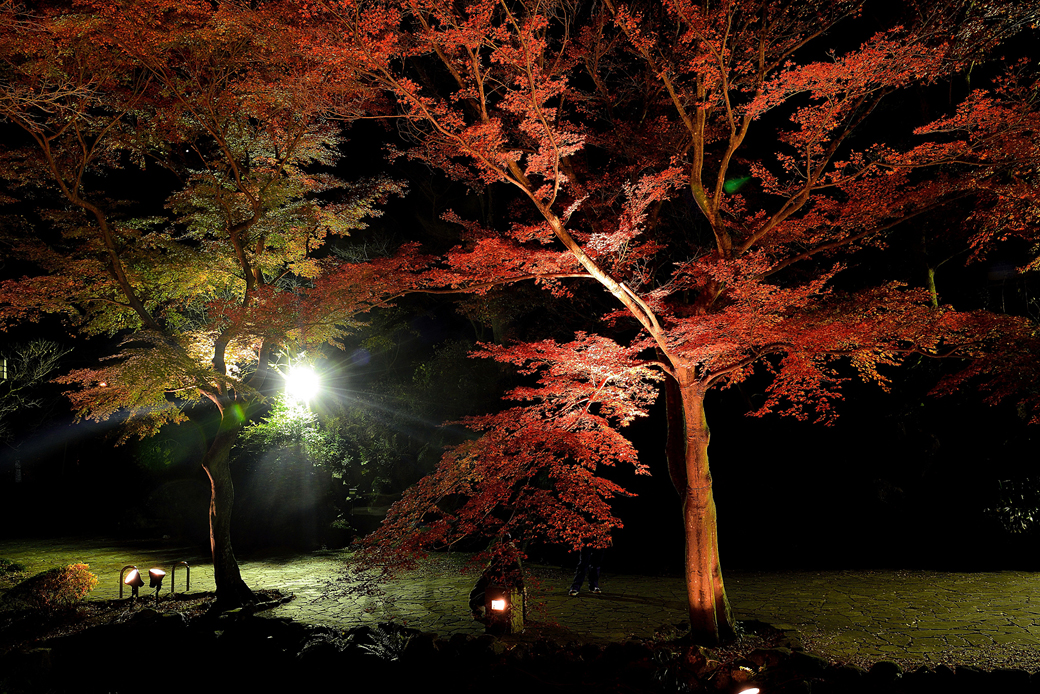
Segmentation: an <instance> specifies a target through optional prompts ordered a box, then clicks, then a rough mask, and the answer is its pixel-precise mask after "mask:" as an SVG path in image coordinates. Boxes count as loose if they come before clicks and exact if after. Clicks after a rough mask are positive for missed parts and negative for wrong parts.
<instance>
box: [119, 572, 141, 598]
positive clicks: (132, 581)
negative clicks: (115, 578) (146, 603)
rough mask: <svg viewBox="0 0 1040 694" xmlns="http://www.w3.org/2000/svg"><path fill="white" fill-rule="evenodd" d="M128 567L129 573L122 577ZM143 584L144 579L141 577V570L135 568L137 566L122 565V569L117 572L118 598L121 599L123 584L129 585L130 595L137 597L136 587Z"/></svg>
mask: <svg viewBox="0 0 1040 694" xmlns="http://www.w3.org/2000/svg"><path fill="white" fill-rule="evenodd" d="M127 569H130V570H131V571H130V573H128V574H126V578H123V574H124V573H126V570H127ZM143 585H144V579H143V578H141V572H140V571H138V570H137V567H136V566H134V565H133V564H130V565H128V566H124V567H123V569H122V571H120V572H119V599H120V600H122V599H123V586H130V588H132V589H133V590H132V592H131V593H130V597H132V598H136V597H137V589H138V588H140V587H141V586H143Z"/></svg>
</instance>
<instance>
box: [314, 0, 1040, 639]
mask: <svg viewBox="0 0 1040 694" xmlns="http://www.w3.org/2000/svg"><path fill="white" fill-rule="evenodd" d="M302 5H303V7H304V12H305V14H306V16H307V17H308V18H309V19H311V20H312V22H313V25H314V26H315V27H319V29H317V30H316V33H315V34H314V35H311V37H310V39H309V40H310V42H311V43H310V45H311V50H312V51H313V52H314V54H315V55H316V56H319V57H320V59H321V60H322V61H323V62H324V64H325V65H327V66H328V68H329V74H330V80H331V81H335V79H336V78H337V76H339V77H342V78H344V79H350V80H362V81H365V82H366V83H367V84H370V85H371V86H372V88H373V89H377V90H380V91H382V93H383V94H384V95H385V99H386V106H385V108H386V109H387V111H388V112H389V113H390V114H392V115H393V116H394V117H395V118H396V119H397V121H396V122H397V124H398V126H397V127H398V130H399V131H400V132H402V133H403V134H404V135H405V138H406V143H405V144H403V145H401V147H402V150H403V152H402V153H403V154H404V155H406V156H409V157H413V158H416V159H419V160H422V161H424V162H427V163H428V164H431V165H433V166H436V167H438V168H439V169H441V170H442V171H444V172H446V173H448V174H449V175H451V176H453V177H455V178H457V179H460V180H463V181H466V182H468V183H469V184H470V185H472V186H474V187H475V188H481V187H486V186H500V187H501V188H503V189H504V190H509V191H512V195H513V204H512V206H511V208H510V224H509V225H508V226H503V227H494V228H488V227H484V226H482V225H480V224H478V223H475V222H472V221H468V220H463V219H461V218H459V217H454V216H453V217H449V219H451V221H455V222H457V223H459V224H460V225H461V227H462V228H463V233H464V236H465V242H464V243H463V244H462V245H460V246H459V247H458V248H457V249H456V250H455V251H453V252H452V253H450V254H449V255H448V256H446V257H445V259H444V261H443V264H442V266H441V267H440V270H439V275H437V276H435V277H434V278H433V280H434V281H435V282H437V283H439V285H440V286H444V287H450V288H453V289H456V290H460V291H463V290H473V291H480V290H483V289H484V288H486V287H490V286H495V285H498V284H501V283H506V282H512V281H516V280H518V279H522V278H531V279H534V280H536V281H539V282H541V283H542V284H543V285H544V286H545V287H546V288H547V289H548V290H550V291H553V292H555V293H556V294H558V295H559V296H561V297H564V298H566V297H567V296H572V295H573V294H574V293H576V292H580V291H587V290H588V288H589V287H592V286H595V287H597V289H598V290H599V291H602V290H605V291H606V292H607V293H608V294H609V295H610V296H611V297H613V300H614V301H615V302H616V310H614V311H612V312H608V313H607V314H606V315H604V316H603V322H602V326H603V330H602V331H601V333H602V334H600V335H578V336H576V337H575V339H574V340H573V341H572V342H570V343H555V342H549V343H544V342H543V343H538V344H518V345H515V346H512V347H509V348H502V349H495V350H492V351H491V353H490V355H491V356H492V357H494V358H498V359H502V360H505V361H509V362H513V363H516V364H521V365H524V368H526V369H529V370H530V372H531V373H537V374H538V375H539V379H540V380H539V381H538V386H537V387H533V388H527V389H522V390H519V391H515V392H514V393H513V394H512V396H513V397H515V398H517V399H520V400H524V401H527V402H528V403H530V405H529V406H523V407H519V408H517V409H513V410H510V411H508V412H506V413H504V414H503V415H500V416H497V417H489V418H482V419H478V420H475V421H473V422H472V423H473V424H474V426H475V427H476V428H477V429H478V430H480V431H483V432H485V433H484V435H483V437H482V438H481V439H479V440H478V441H475V442H473V443H470V444H466V445H463V446H461V447H459V448H457V449H455V450H454V451H451V452H450V453H449V454H448V456H446V458H445V461H444V463H443V465H442V467H441V468H440V469H439V470H438V472H437V473H435V474H434V475H433V476H432V477H431V478H429V479H428V480H426V481H425V482H424V483H423V484H422V485H420V487H419V488H418V489H417V490H416V491H415V492H414V493H413V494H412V495H410V496H409V497H408V498H406V499H405V500H404V501H402V502H401V503H400V504H399V505H398V506H397V507H395V508H394V509H392V511H391V514H390V516H389V518H388V520H387V523H386V524H385V525H384V528H383V529H382V530H381V531H379V532H378V533H377V535H376V536H375V537H374V538H373V539H372V541H371V542H370V543H369V544H368V551H369V552H371V553H372V554H373V555H375V560H376V561H383V560H385V561H391V560H392V557H391V556H389V555H391V554H393V553H394V552H395V551H396V550H397V549H398V548H405V549H407V550H408V551H413V550H420V549H422V548H429V547H436V546H438V545H443V544H446V543H451V542H454V541H457V539H458V538H460V537H462V536H465V535H466V534H468V533H473V532H476V533H480V532H483V533H487V534H491V535H498V536H502V535H504V534H505V533H512V532H517V533H518V534H523V532H525V531H526V530H530V529H532V528H533V529H536V530H541V531H542V532H545V533H547V534H548V535H549V536H550V537H551V538H553V539H556V540H560V541H564V542H568V543H570V544H571V545H573V546H579V545H580V544H582V543H583V542H586V541H591V542H594V543H595V542H602V541H603V540H602V538H603V532H602V527H603V523H606V524H607V526H609V525H610V524H612V523H617V521H616V519H612V517H611V516H610V513H609V508H608V507H607V506H606V505H605V503H603V502H604V501H605V499H606V498H608V497H609V496H610V495H611V494H613V493H616V492H617V491H618V490H616V489H611V488H608V487H606V486H604V485H602V483H599V482H597V480H599V479H600V478H598V477H597V476H596V475H595V468H596V466H597V465H601V464H605V463H608V462H612V461H625V462H629V463H632V464H636V465H638V463H636V461H635V456H634V452H633V451H632V448H631V446H630V444H628V443H627V442H626V441H625V440H624V439H623V438H621V437H620V436H617V435H616V432H615V427H616V426H617V425H618V424H623V423H624V422H625V421H626V420H627V419H628V418H630V417H632V416H638V415H641V414H643V412H644V411H645V405H646V402H647V400H648V399H649V398H650V397H651V394H650V391H648V388H649V387H650V386H652V381H653V379H654V378H661V379H662V380H663V388H664V391H665V395H666V402H667V412H668V424H669V430H668V440H667V441H666V442H665V448H666V451H667V454H668V472H669V474H670V476H671V480H672V482H673V483H674V486H675V488H676V490H677V491H678V493H679V496H680V498H681V501H682V523H683V525H684V528H685V536H686V550H685V565H686V585H687V588H688V595H689V611H690V619H691V626H692V635H693V637H694V638H696V639H697V640H698V641H700V642H705V643H712V642H716V641H718V640H719V639H720V638H725V637H727V636H728V635H730V634H731V633H732V627H733V618H732V615H731V611H730V607H729V604H728V601H727V598H726V593H725V588H724V584H723V579H722V572H721V568H720V566H719V560H718V556H719V555H718V543H717V535H716V513H715V502H714V498H713V493H712V477H711V472H710V469H709V465H708V442H709V437H710V434H709V429H708V424H707V419H706V414H705V408H704V402H705V395H706V394H707V393H708V392H709V391H710V390H711V389H715V388H725V387H728V386H733V385H735V384H739V383H741V382H742V381H745V380H746V379H748V378H749V377H750V376H751V375H752V374H753V373H760V374H770V375H771V376H772V381H771V384H770V385H769V387H768V391H767V399H766V401H765V404H764V405H763V406H762V407H761V409H760V410H759V412H758V414H763V413H767V412H780V413H785V414H791V415H794V416H796V417H806V416H816V417H817V418H819V419H822V420H828V419H829V418H831V417H832V416H833V415H834V403H835V401H836V400H838V399H840V397H841V395H840V386H841V385H842V383H843V382H846V381H847V380H848V379H849V378H850V377H854V376H855V375H858V376H859V377H861V378H862V379H865V380H867V381H873V382H876V383H878V384H880V385H881V386H882V387H886V385H887V382H888V381H887V377H886V375H885V374H884V373H883V370H884V369H885V368H886V367H891V366H895V365H898V364H899V363H900V362H901V361H902V360H903V358H904V357H905V356H906V355H908V354H924V355H929V356H935V357H952V356H957V357H972V356H976V355H978V354H981V353H982V352H981V349H982V347H983V345H984V344H985V343H986V341H987V340H988V339H992V338H994V337H997V336H999V335H1001V334H1006V333H1005V332H1004V331H1007V330H1015V329H1020V326H1021V323H1019V322H1016V321H1014V320H1011V319H1005V318H1000V317H996V316H991V315H986V314H983V313H962V312H957V311H955V310H954V309H953V308H952V307H950V306H947V305H943V304H941V302H939V301H938V297H937V296H936V295H935V294H934V293H933V291H934V289H935V287H934V283H933V284H932V285H931V286H930V287H924V288H921V287H911V286H907V285H906V284H903V283H901V282H899V281H895V279H892V278H886V277H884V276H883V275H884V272H883V268H876V269H875V271H872V272H867V271H865V270H864V268H860V267H856V265H857V263H858V260H857V258H858V257H859V256H858V255H857V254H858V253H860V252H861V251H870V250H878V249H881V250H885V249H886V248H888V247H889V245H890V244H893V243H895V242H894V241H893V239H898V238H899V236H898V235H899V234H900V232H902V231H903V230H906V229H908V228H912V227H913V226H914V224H915V223H916V221H917V220H921V219H924V218H925V217H926V216H928V215H930V214H933V213H935V212H937V211H939V210H953V211H955V212H957V213H958V216H959V217H960V220H959V221H961V222H963V225H964V228H965V229H966V236H965V238H974V239H975V240H976V242H977V243H981V242H983V240H984V239H986V238H993V237H994V235H995V234H996V235H999V234H1002V233H1004V232H1003V231H1002V230H1003V229H1005V228H1006V226H1005V222H1004V220H1005V219H1006V218H1010V219H1013V220H1016V224H1018V225H1020V226H1021V228H1022V230H1023V231H1024V232H1026V233H1035V222H1036V215H1035V210H1036V185H1035V184H1036V166H1037V143H1036V132H1037V130H1036V127H1035V125H1036V110H1035V99H1033V98H1032V97H1030V94H1035V88H1036V86H1035V85H1036V83H1035V81H1031V80H1030V78H1028V77H1027V76H1024V75H1023V76H1020V78H1019V82H1018V85H1019V86H1018V87H1016V88H1008V89H1003V90H1002V89H1000V88H997V89H992V88H988V87H987V88H986V89H981V90H979V91H975V92H972V93H970V94H968V95H966V96H963V98H961V100H960V102H959V103H955V104H953V106H952V108H951V110H950V113H953V114H955V115H946V116H945V117H942V118H939V119H937V120H933V121H932V122H930V123H929V122H928V120H926V119H921V118H917V117H916V115H915V114H913V113H908V112H906V111H901V110H894V111H893V110H889V111H887V112H886V109H887V108H892V107H891V106H890V104H894V105H895V107H896V108H905V103H906V97H907V95H908V94H913V90H915V89H929V88H938V87H937V86H936V85H948V87H949V88H948V91H949V93H950V95H951V97H956V96H957V94H959V93H960V92H961V91H962V90H960V89H959V88H958V89H956V90H954V88H953V86H952V85H953V83H955V82H957V80H959V79H960V77H959V76H960V75H963V74H964V73H965V71H966V70H968V69H969V68H970V67H972V66H973V65H976V64H978V63H980V61H983V60H985V58H986V57H987V56H988V55H989V54H990V53H991V51H992V50H993V49H994V48H995V47H996V46H998V45H1000V43H1001V42H1002V41H1004V40H1005V39H1007V38H1008V37H1009V36H1012V35H1014V34H1015V33H1016V32H1018V31H1020V30H1022V29H1024V28H1028V26H1029V23H1030V22H1031V21H1035V18H1036V17H1035V15H1036V11H1035V9H1033V8H1030V7H1027V6H1025V5H1022V4H1019V3H1011V2H952V3H921V4H917V3H906V4H904V5H902V6H901V9H900V8H894V7H893V6H892V5H888V6H886V9H885V10H884V12H885V15H884V20H883V22H880V21H878V20H877V19H876V15H873V16H871V18H870V19H869V20H868V19H867V18H866V17H863V16H861V15H860V12H861V9H862V7H863V3H861V2H856V1H854V0H814V1H813V2H777V1H773V0H732V1H727V2H714V1H712V2H686V1H684V0H665V1H664V2H638V1H637V2H631V3H625V2H620V1H619V0H605V1H604V2H601V3H581V2H566V1H559V2H551V1H549V2H538V1H535V0H530V1H519V2H508V1H502V2H442V1H440V0H400V1H397V0H327V1H324V2H303V3H302ZM867 7H868V9H870V7H871V5H870V4H868V5H867ZM900 12H902V14H899V13H900ZM836 28H840V29H841V31H840V32H836V31H835V29H836ZM322 30H324V31H325V33H324V34H322V33H321V31H322ZM1009 79H1010V78H1009ZM1008 84H1010V82H1009V83H1008ZM955 92H956V94H955ZM892 248H898V245H894V246H892ZM875 257H876V256H875ZM880 257H884V256H883V255H882V256H880ZM850 268H851V269H850ZM853 270H854V271H853ZM931 270H932V271H934V267H933V268H931ZM577 278H583V279H582V280H579V279H577ZM932 279H933V281H934V273H933V275H932ZM930 290H933V291H930ZM633 328H635V329H636V331H633V330H632V329H633ZM608 334H614V335H618V336H622V337H618V338H617V340H614V339H610V338H608V337H607V335H608ZM633 335H634V336H633ZM648 379H649V380H648ZM778 445H780V444H779V443H778ZM597 484H600V486H597ZM554 485H555V486H556V490H557V493H556V494H550V493H548V491H547V490H548V489H550V488H551V487H553V486H554ZM590 521H591V522H590ZM497 546H500V547H501V546H504V543H500V544H499V545H497Z"/></svg>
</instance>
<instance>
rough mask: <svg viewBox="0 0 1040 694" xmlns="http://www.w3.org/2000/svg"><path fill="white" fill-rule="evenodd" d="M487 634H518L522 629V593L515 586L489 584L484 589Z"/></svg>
mask: <svg viewBox="0 0 1040 694" xmlns="http://www.w3.org/2000/svg"><path fill="white" fill-rule="evenodd" d="M484 609H485V614H486V615H487V622H486V623H485V627H484V631H485V632H486V633H488V634H495V635H503V634H519V633H520V632H522V631H523V630H524V594H523V591H522V590H519V589H517V588H508V587H506V586H500V585H491V586H488V587H487V589H486V590H485V591H484Z"/></svg>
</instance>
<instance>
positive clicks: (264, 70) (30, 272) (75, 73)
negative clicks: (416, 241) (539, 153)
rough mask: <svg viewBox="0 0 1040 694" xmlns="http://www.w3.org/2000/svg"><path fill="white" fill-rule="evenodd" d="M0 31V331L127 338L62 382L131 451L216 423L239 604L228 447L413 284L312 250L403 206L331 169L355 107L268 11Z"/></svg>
mask: <svg viewBox="0 0 1040 694" xmlns="http://www.w3.org/2000/svg"><path fill="white" fill-rule="evenodd" d="M0 25H2V26H3V29H0V64H2V67H0V72H2V79H0V118H2V119H3V120H4V121H6V123H7V127H8V128H9V131H10V128H11V126H17V128H18V129H20V132H21V136H20V137H21V140H20V142H18V145H20V146H14V147H10V148H6V149H5V150H4V151H3V153H2V154H0V156H2V161H0V171H2V172H3V173H2V177H3V180H4V183H5V184H6V193H7V194H6V196H5V197H4V199H3V200H2V202H3V203H6V204H8V205H10V207H9V210H11V213H10V214H9V215H7V217H6V221H7V225H6V226H7V228H6V230H5V232H4V234H3V236H2V245H3V249H4V251H3V252H4V255H5V256H7V257H8V258H16V259H18V260H19V261H20V262H21V265H19V268H24V272H25V275H24V276H23V277H21V278H17V279H8V280H6V281H4V282H2V283H0V329H2V328H4V327H5V326H8V325H11V324H14V323H20V322H28V321H36V320H39V319H40V318H41V317H42V316H44V315H46V314H57V315H60V316H61V317H63V318H64V320H65V322H66V323H67V324H68V325H69V326H70V327H71V328H72V329H73V330H75V331H77V332H78V333H79V334H81V335H85V336H91V335H116V336H119V337H121V338H122V343H121V346H120V348H119V350H118V352H117V353H116V354H113V355H111V356H110V357H108V358H106V359H104V360H102V362H101V363H100V365H98V366H96V367H94V368H86V369H77V370H75V371H73V372H71V373H68V374H66V375H64V376H63V377H61V378H60V379H59V380H60V382H62V383H64V384H67V385H69V386H71V387H73V390H72V392H71V394H70V398H71V400H72V403H73V405H74V407H75V409H76V410H77V412H78V413H79V415H80V416H82V417H89V418H94V419H106V418H111V417H118V418H120V419H122V420H124V421H123V424H124V427H125V428H124V431H125V435H126V436H130V435H134V434H137V435H141V436H147V435H150V434H152V433H154V432H156V431H158V429H159V427H161V426H163V425H164V424H167V423H170V422H179V421H183V420H184V419H185V418H186V417H188V416H189V415H190V416H192V417H193V418H194V417H196V416H209V415H207V414H206V413H207V412H212V411H213V410H214V409H215V410H216V411H217V412H218V413H219V427H218V428H216V430H215V431H213V432H212V437H211V439H210V441H209V442H208V450H207V451H206V452H205V455H204V457H203V458H202V460H201V465H202V467H203V469H204V470H205V471H206V473H207V474H208V476H209V479H210V481H211V490H212V496H211V502H210V507H209V517H210V531H211V532H210V539H211V545H212V551H213V563H214V571H215V580H216V585H217V594H218V598H219V599H220V600H221V601H222V602H223V603H232V604H233V603H241V602H246V601H250V600H251V599H252V593H251V591H250V589H249V588H248V586H246V584H245V583H244V582H243V580H242V578H241V576H240V573H239V569H238V564H237V561H236V560H235V557H234V553H233V550H232V546H231V540H230V519H231V507H232V503H233V498H234V496H233V495H234V491H233V487H232V482H231V475H230V471H229V467H228V453H229V451H230V449H231V447H232V446H233V444H234V442H235V441H236V439H237V437H238V435H239V432H240V430H241V428H242V426H243V424H244V423H245V422H246V421H248V419H249V418H250V417H251V416H252V415H253V413H254V412H255V411H256V407H255V406H256V404H257V403H258V402H259V401H260V400H261V399H262V398H261V389H262V388H264V386H265V383H268V384H269V383H270V372H271V363H272V361H274V360H275V359H276V358H277V356H278V352H279V351H280V350H282V351H285V352H287V353H289V354H295V353H297V352H298V351H299V350H302V349H306V348H308V347H311V346H317V345H320V344H322V343H324V342H328V341H333V342H334V341H335V340H336V339H337V337H338V336H340V335H342V334H343V333H344V331H346V330H349V329H351V328H353V327H356V325H357V318H356V316H357V315H358V314H359V313H360V312H363V311H365V310H366V309H367V308H369V307H371V306H373V305H375V304H378V303H379V302H380V301H382V300H383V299H385V297H386V296H387V295H388V294H392V293H393V292H394V291H395V289H394V288H393V287H392V285H393V284H394V283H396V282H399V281H402V280H404V281H407V280H406V277H407V276H408V272H407V271H406V268H405V265H406V264H407V261H405V260H403V259H384V260H380V261H374V262H370V263H363V264H353V265H349V264H342V263H337V262H334V261H332V260H327V259H326V260H322V259H319V257H318V256H317V252H318V251H320V249H321V248H322V246H323V245H324V244H325V242H326V241H327V240H328V239H330V238H333V237H335V236H342V235H346V234H348V233H349V232H350V231H351V230H353V229H358V228H361V227H363V226H364V224H365V222H364V219H365V218H366V216H372V215H374V214H377V213H378V211H377V209H376V207H375V206H376V205H377V204H378V203H379V201H381V200H383V199H384V198H386V197H387V196H390V195H394V194H396V193H399V192H400V191H401V186H400V185H399V184H398V183H396V182H393V181H390V180H387V179H365V180H358V181H355V182H351V183H348V182H346V181H344V180H340V179H338V178H336V177H335V176H333V175H332V174H331V173H330V171H331V166H332V165H333V164H334V163H335V162H337V161H338V160H339V159H340V157H341V151H340V149H339V148H340V146H341V145H342V143H343V137H342V134H341V129H340V128H339V127H338V126H337V127H334V126H333V125H331V124H329V123H328V122H327V121H325V120H324V119H323V117H322V113H321V111H320V103H327V100H328V99H329V98H336V97H337V96H338V97H342V99H341V100H340V102H339V104H340V108H341V109H342V108H346V106H345V104H346V103H347V101H349V99H350V98H356V99H357V98H363V97H362V96H359V94H358V93H357V92H353V93H352V95H348V94H347V93H346V92H345V91H341V92H339V93H338V94H332V93H331V92H328V91H323V92H322V93H323V94H324V95H325V97H326V101H323V102H320V103H319V101H318V100H317V99H315V98H311V97H313V94H310V95H309V94H308V89H309V88H311V87H313V85H314V84H315V82H316V81H320V75H318V74H316V73H315V72H314V71H313V69H312V68H313V65H312V64H311V63H309V62H308V60H306V59H305V58H304V57H303V56H302V54H300V53H299V52H293V51H291V50H287V48H286V46H287V45H291V42H287V41H286V37H287V36H288V35H289V34H290V33H291V31H292V27H291V26H290V25H287V24H285V23H283V22H282V21H281V15H280V14H279V13H278V12H277V8H275V7H274V6H273V5H271V6H268V8H267V9H261V10H259V11H252V10H249V8H248V7H245V6H241V7H240V6H238V5H236V4H234V3H221V4H220V6H219V7H217V8H215V9H214V6H213V5H211V4H210V3H208V2H204V3H192V2H166V1H163V0H157V1H154V2H133V3H94V4H93V6H92V5H91V3H77V4H75V6H70V5H69V4H68V3H60V2H57V3H29V4H27V5H24V6H23V5H21V4H17V3H8V4H6V5H5V6H4V14H3V16H0ZM16 132H17V131H16ZM268 388H270V385H268Z"/></svg>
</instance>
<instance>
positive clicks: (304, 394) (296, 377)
mask: <svg viewBox="0 0 1040 694" xmlns="http://www.w3.org/2000/svg"><path fill="white" fill-rule="evenodd" d="M320 387H321V381H320V380H319V379H318V374H316V373H314V369H312V368H310V367H309V366H294V367H292V368H291V369H289V374H288V375H287V376H286V377H285V393H286V395H288V396H289V397H290V398H292V399H293V400H296V401H297V402H309V401H310V400H311V399H312V398H314V396H316V395H317V394H318V389H319V388H320Z"/></svg>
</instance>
